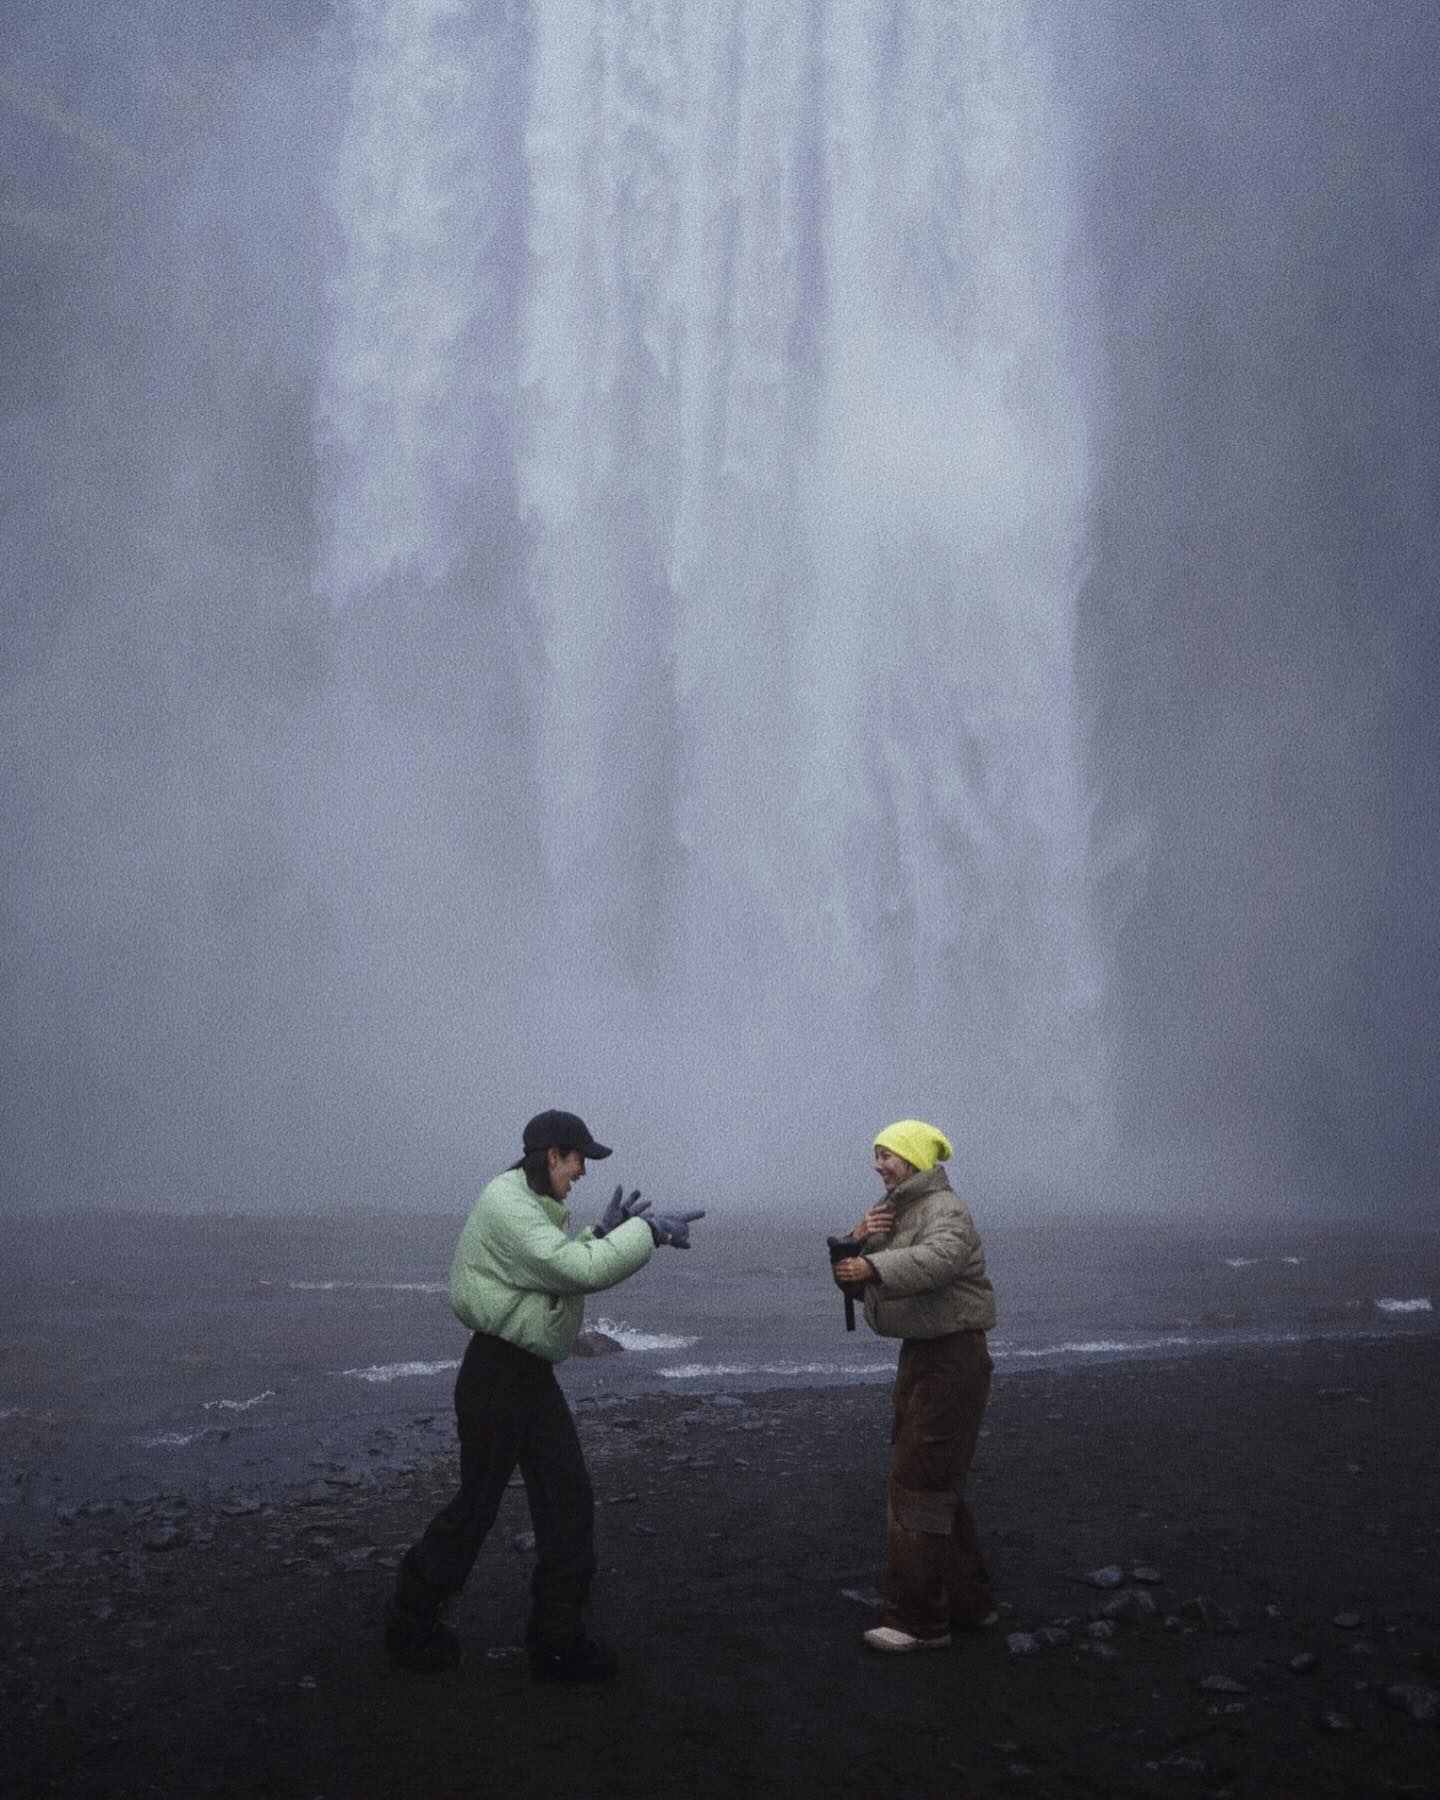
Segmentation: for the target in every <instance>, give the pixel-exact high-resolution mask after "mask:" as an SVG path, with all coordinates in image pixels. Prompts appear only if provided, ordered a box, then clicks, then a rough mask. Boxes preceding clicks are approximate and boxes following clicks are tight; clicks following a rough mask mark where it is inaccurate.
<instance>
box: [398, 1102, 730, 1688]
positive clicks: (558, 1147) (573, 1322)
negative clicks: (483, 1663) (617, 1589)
mask: <svg viewBox="0 0 1440 1800" xmlns="http://www.w3.org/2000/svg"><path fill="white" fill-rule="evenodd" d="M609 1155H610V1150H609V1148H608V1146H606V1145H604V1144H597V1143H596V1141H595V1139H594V1138H593V1137H592V1135H591V1133H590V1130H589V1128H588V1127H587V1126H586V1124H585V1122H584V1120H583V1119H581V1118H579V1117H577V1115H576V1114H574V1113H569V1112H553V1111H552V1112H542V1113H537V1114H536V1116H535V1117H534V1118H533V1119H531V1120H530V1122H529V1123H528V1124H527V1125H526V1127H525V1132H524V1155H523V1156H522V1157H521V1158H520V1160H519V1162H517V1163H515V1164H514V1165H513V1166H512V1167H511V1168H509V1169H507V1170H506V1171H505V1173H504V1174H503V1175H497V1176H496V1177H495V1179H494V1180H493V1181H492V1182H490V1183H489V1185H488V1186H487V1187H486V1188H485V1189H484V1191H483V1192H482V1193H481V1195H480V1198H479V1200H478V1201H477V1202H476V1205H475V1210H474V1211H473V1212H472V1213H471V1215H470V1218H469V1220H468V1221H467V1222H466V1225H465V1228H464V1230H463V1231H462V1232H461V1234H460V1242H459V1245H458V1247H457V1248H456V1251H455V1260H454V1262H453V1264H452V1266H451V1270H450V1301H451V1305H452V1306H453V1307H454V1309H455V1312H456V1315H457V1316H458V1317H459V1319H460V1321H461V1322H462V1324H465V1325H468V1326H469V1328H470V1330H471V1332H472V1333H473V1336H472V1337H471V1339H470V1343H469V1347H468V1348H467V1350H466V1352H465V1356H464V1359H463V1361H462V1362H461V1365H460V1373H459V1375H458V1377H457V1378H456V1382H455V1417H456V1423H457V1425H458V1428H459V1435H460V1487H459V1491H458V1492H457V1493H456V1495H455V1497H454V1498H453V1499H452V1500H451V1501H450V1502H449V1504H448V1505H446V1506H444V1507H442V1508H441V1510H440V1511H439V1512H438V1513H437V1514H436V1515H435V1517H434V1518H433V1519H432V1520H431V1521H430V1524H429V1525H428V1527H427V1528H426V1530H425V1533H424V1535H423V1536H422V1537H421V1539H420V1541H419V1542H418V1543H417V1544H415V1545H413V1546H412V1548H411V1549H409V1550H407V1551H406V1553H405V1556H404V1558H403V1559H402V1561H401V1564H400V1569H399V1573H398V1575H397V1577H396V1583H395V1591H394V1593H393V1595H392V1596H391V1598H390V1601H389V1604H388V1605H387V1606H386V1609H385V1647H386V1649H387V1650H388V1652H389V1653H390V1655H391V1657H392V1658H393V1659H394V1660H395V1661H396V1662H398V1663H400V1664H401V1665H402V1666H403V1667H405V1668H409V1669H420V1670H427V1671H429V1670H437V1669H447V1668H453V1667H454V1666H455V1664H456V1663H458V1662H459V1660H460V1644H459V1640H458V1639H457V1637H456V1635H455V1633H454V1631H452V1630H451V1628H450V1627H449V1626H448V1625H446V1624H445V1622H444V1620H443V1618H442V1616H441V1615H442V1613H443V1610H444V1606H445V1603H446V1601H447V1600H448V1599H449V1598H450V1596H451V1595H452V1594H455V1593H458V1592H459V1590H460V1589H461V1588H462V1587H463V1586H464V1584H465V1580H466V1577H467V1576H468V1575H469V1573H470V1570H471V1568H472V1567H473V1566H474V1563H475V1558H476V1557H477V1555H478V1554H479V1551H480V1546H481V1545H482V1544H483V1543H484V1541H485V1537H486V1534H487V1533H488V1531H489V1530H490V1527H491V1526H492V1525H493V1524H494V1522H495V1515H496V1512H497V1511H498V1509H499V1506H500V1501H501V1498H502V1497H503V1495H504V1493H505V1489H506V1486H507V1484H508V1483H509V1480H510V1477H511V1475H512V1474H513V1473H514V1471H515V1469H516V1467H517V1466H518V1468H519V1470H520V1474H521V1476H522V1478H523V1479H524V1482H525V1492H526V1496H527V1498H528V1499H529V1502H530V1519H531V1523H532V1524H533V1526H534V1529H535V1558H536V1560H535V1573H534V1576H533V1579H532V1582H531V1608H530V1620H529V1624H528V1626H527V1627H526V1647H527V1650H528V1654H529V1659H530V1669H531V1673H532V1675H534V1677H535V1678H536V1679H537V1680H541V1681H603V1680H606V1679H608V1678H609V1677H610V1676H612V1675H613V1674H614V1673H615V1659H614V1657H613V1656H612V1655H611V1654H610V1652H609V1651H608V1650H607V1649H606V1648H605V1647H604V1646H603V1645H602V1644H600V1643H598V1642H597V1641H596V1640H595V1639H594V1638H592V1637H590V1636H589V1634H588V1633H587V1631H586V1629H585V1624H584V1611H585V1607H586V1605H587V1603H588V1601H589V1597H590V1584H591V1582H592V1581H593V1579H594V1576H595V1534H594V1521H595V1501H594V1495H593V1492H592V1490H591V1486H590V1477H589V1473H588V1472H587V1470H586V1467H585V1459H584V1456H583V1454H582V1453H581V1449H580V1440H579V1437H578V1435H577V1433H576V1430H575V1420H574V1418H573V1417H572V1415H571V1412H570V1408H569V1405H568V1404H567V1402H566V1400H565V1396H564V1394H563V1393H562V1392H561V1389H560V1384H559V1382H558V1381H557V1380H556V1378H555V1365H556V1364H557V1363H560V1362H563V1361H564V1360H565V1358H566V1357H567V1356H568V1355H569V1354H570V1352H571V1350H572V1349H573V1348H574V1344H575V1339H576V1337H577V1336H578V1334H579V1331H580V1323H581V1319H582V1317H583V1315H584V1307H585V1300H584V1296H585V1295H586V1294H594V1293H599V1292H600V1291H601V1290H603V1289H604V1288H608V1287H614V1286H615V1284H616V1283H617V1282H621V1281H624V1280H625V1279H626V1277H627V1276H629V1275H633V1274H634V1273H635V1271H636V1270H637V1269H640V1268H643V1267H644V1265H645V1264H646V1263H647V1262H649V1260H650V1256H651V1252H652V1251H653V1250H654V1248H655V1247H656V1245H659V1244H669V1245H673V1246H674V1247H675V1248H677V1249H681V1250H685V1249H688V1248H689V1247H690V1226H691V1224H692V1223H693V1222H694V1221H695V1220H696V1219H703V1218H704V1216H705V1215H704V1213H703V1212H687V1213H661V1214H656V1215H655V1216H653V1217H647V1216H646V1215H647V1214H648V1212H649V1202H648V1201H643V1200H641V1198H640V1195H639V1193H638V1192H633V1193H631V1194H629V1195H626V1194H625V1193H624V1191H623V1190H622V1189H621V1188H618V1187H617V1188H616V1189H615V1192H614V1194H613V1196H612V1197H611V1200H610V1204H609V1206H608V1207H607V1208H606V1209H605V1213H604V1216H603V1217H602V1219H601V1221H600V1223H599V1225H597V1226H595V1227H593V1228H589V1227H587V1228H586V1229H585V1230H584V1231H582V1232H580V1233H579V1235H578V1236H577V1237H574V1238H572V1237H570V1236H569V1235H568V1233H567V1230H566V1227H567V1226H568V1224H569V1222H570V1215H569V1213H568V1211H567V1210H566V1207H565V1201H566V1199H567V1197H568V1196H569V1193H570V1190H571V1188H572V1187H573V1186H574V1184H575V1183H576V1182H577V1181H578V1180H580V1178H581V1177H582V1176H583V1175H584V1174H585V1165H586V1162H587V1161H599V1160H600V1159H601V1158H603V1157H607V1156H609Z"/></svg>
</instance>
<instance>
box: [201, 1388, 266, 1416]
mask: <svg viewBox="0 0 1440 1800" xmlns="http://www.w3.org/2000/svg"><path fill="white" fill-rule="evenodd" d="M274 1398H275V1390H274V1388H266V1389H265V1392H264V1393H263V1394H252V1395H251V1396H250V1398H249V1399H248V1400H206V1401H204V1402H203V1403H202V1404H203V1405H204V1408H205V1411H206V1412H215V1411H219V1412H249V1411H250V1410H251V1408H252V1407H256V1406H263V1405H264V1404H265V1402H266V1401H267V1400H273V1399H274Z"/></svg>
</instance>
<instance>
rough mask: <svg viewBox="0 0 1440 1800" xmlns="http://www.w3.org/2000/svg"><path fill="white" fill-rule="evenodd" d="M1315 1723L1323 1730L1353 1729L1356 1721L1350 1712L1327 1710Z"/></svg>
mask: <svg viewBox="0 0 1440 1800" xmlns="http://www.w3.org/2000/svg"><path fill="white" fill-rule="evenodd" d="M1315 1723H1316V1724H1317V1725H1318V1726H1319V1727H1320V1729H1321V1730H1322V1731H1353V1730H1354V1729H1355V1721H1354V1720H1353V1719H1352V1718H1351V1717H1350V1715H1349V1713H1342V1712H1333V1711H1328V1710H1327V1711H1326V1712H1322V1713H1321V1714H1320V1716H1319V1717H1318V1718H1317V1719H1316V1721H1315Z"/></svg>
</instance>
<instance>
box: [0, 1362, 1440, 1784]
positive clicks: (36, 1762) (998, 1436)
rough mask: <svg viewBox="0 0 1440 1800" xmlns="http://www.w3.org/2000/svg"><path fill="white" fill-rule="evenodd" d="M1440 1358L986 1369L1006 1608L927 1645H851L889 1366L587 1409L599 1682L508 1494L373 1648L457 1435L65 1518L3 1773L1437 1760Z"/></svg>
mask: <svg viewBox="0 0 1440 1800" xmlns="http://www.w3.org/2000/svg"><path fill="white" fill-rule="evenodd" d="M1437 1377H1440V1340H1437V1339H1434V1338H1412V1339H1409V1340H1407V1341H1404V1342H1388V1343H1386V1342H1378V1341H1373V1340H1358V1341H1351V1342H1347V1343H1331V1344H1320V1345H1311V1346H1306V1347H1296V1348H1293V1349H1275V1350H1270V1351H1266V1352H1263V1353H1244V1354H1241V1353H1238V1352H1234V1353H1232V1352H1224V1353H1212V1354H1210V1355H1206V1356H1197V1357H1193V1358H1190V1359H1187V1360H1185V1361H1179V1362H1173V1363H1129V1364H1116V1365H1110V1366H1106V1367H1090V1368H1085V1369H1079V1370H1068V1371H1064V1372H1058V1373H1057V1372H1029V1373H1024V1374H1006V1375H1004V1376H1003V1377H1002V1378H1001V1379H1000V1380H999V1381H998V1383H997V1388H996V1393H995V1398H994V1401H993V1404H992V1409H991V1413H990V1418H989V1431H988V1435H987V1437H986V1438H985V1440H984V1442H983V1443H982V1446H981V1459H980V1464H979V1467H978V1468H977V1471H976V1475H975V1479H974V1489H973V1497H974V1502H975V1506H976V1511H977V1513H978V1516H979V1519H980V1522H981V1526H982V1529H983V1531H984V1533H985V1536H986V1540H987V1544H988V1547H989V1549H990V1551H991V1553H992V1558H993V1562H994V1565H995V1571H996V1575H997V1582H998V1586H999V1588H1000V1590H1001V1592H1002V1594H1003V1596H1004V1600H1005V1611H1004V1617H1003V1620H1002V1623H1001V1625H1000V1627H999V1628H998V1629H997V1630H994V1631H992V1632H988V1633H985V1634H982V1635H976V1636H972V1637H968V1638H966V1639H964V1640H962V1641H957V1644H956V1646H955V1647H954V1648H953V1649H952V1650H950V1651H948V1652H945V1653H936V1654H928V1655H925V1656H909V1657H896V1658H882V1657H877V1656H875V1655H873V1654H871V1653H867V1652H865V1651H863V1650H862V1648H861V1644H860V1633H861V1631H862V1630H863V1629H864V1628H865V1626H866V1625H867V1624H870V1623H872V1622H873V1621H874V1617H875V1614H874V1612H873V1610H872V1608H871V1606H870V1605H869V1604H867V1601H868V1600H869V1597H870V1596H871V1595H872V1594H873V1591H874V1589H875V1588H876V1585H877V1583H878V1581H879V1577H880V1569H879V1550H880V1542H881V1522H882V1521H881V1515H882V1505H883V1502H882V1493H883V1477H884V1468H885V1459H886V1444H885V1438H886V1428H887V1395H886V1390H885V1389H884V1387H882V1386H876V1385H869V1386H864V1387H857V1388H854V1389H810V1390H803V1391H792V1392H785V1393H769V1394H759V1395H751V1396H744V1397H738V1396H723V1397H719V1398H715V1399H707V1400H703V1401H702V1400H697V1399H695V1398H694V1397H687V1398H684V1399H682V1398H679V1397H674V1396H670V1395H664V1396H657V1397H654V1398H648V1399H643V1400H626V1401H623V1402H617V1403H614V1404H610V1405H606V1404H603V1403H602V1404H600V1405H597V1406H594V1407H590V1408H587V1409H585V1410H584V1411H583V1412H582V1414H581V1418H582V1432H583V1435H584V1437H585V1440H586V1444H587V1452H588V1454H589V1457H590V1460H591V1466H592V1471H593V1474H594V1477H595V1483H596V1489H597V1493H598V1495H599V1498H600V1502H601V1505H600V1515H599V1516H600V1550H601V1564H602V1575H601V1580H600V1582H599V1585H598V1588H597V1595H596V1602H597V1604H596V1618H595V1626H596V1629H597V1630H598V1631H599V1632H600V1634H601V1635H603V1636H605V1637H606V1638H607V1639H608V1640H610V1641H611V1642H612V1643H613V1644H614V1645H615V1647H616V1648H617V1649H618V1650H619V1651H620V1652H621V1654H622V1656H623V1659H624V1661H623V1668H622V1672H621V1676H620V1678H619V1680H618V1681H617V1682H615V1683H614V1684H613V1685H611V1686H608V1687H604V1688H598V1689H589V1690H554V1689H549V1688H540V1687H535V1686H533V1685H532V1684H531V1683H530V1681H529V1679H528V1676H527V1673H526V1670H525V1666H524V1661H523V1658H522V1657H521V1656H520V1654H519V1652H518V1642H519V1636H520V1631H521V1626H522V1622H523V1616H524V1606H525V1592H526V1587H525V1583H526V1576H527V1573H528V1558H527V1554H526V1552H525V1551H524V1550H523V1549H521V1548H516V1547H515V1546H514V1544H513V1541H512V1540H514V1539H515V1538H516V1537H517V1536H518V1535H519V1534H520V1533H522V1532H523V1531H524V1529H525V1527H526V1524H527V1520H526V1517H525V1512H524V1499H523V1494H521V1493H520V1492H518V1491H517V1492H515V1493H513V1494H511V1495H510V1496H509V1497H508V1499H507V1503H506V1509H505V1512H504V1513H503V1514H502V1518H501V1521H500V1524H499V1525H498V1526H497V1529H496V1532H495V1535H494V1537H493V1538H492V1540H491V1542H490V1544H489V1545H487V1548H486V1552H485V1554H484V1555H483V1557H482V1560H481V1563H480V1565H479V1567H478V1568H477V1571H476V1575H475V1578H474V1580H473V1582H472V1584H471V1587H470V1588H469V1589H468V1590H467V1592H466V1593H465V1595H464V1596H463V1598H462V1599H461V1601H460V1603H459V1605H458V1606H457V1608H456V1611H455V1623H456V1624H457V1625H458V1626H459V1628H460V1629H461V1631H462V1632H463V1634H464V1636H465V1639H466V1643H467V1650H468V1654H467V1659H466V1662H465V1663H464V1665H463V1666H462V1667H461V1668H460V1669H459V1670H457V1671H454V1672H451V1673H448V1674H445V1675H440V1676H434V1677H422V1676H416V1675H411V1674H406V1673H404V1672H402V1671H400V1670H398V1669H395V1668H392V1667H391V1666H390V1665H389V1664H388V1663H387V1662H386V1660H385V1658H384V1656H383V1654H382V1652H381V1649H380V1634H379V1618H380V1609H381V1605H382V1603H383V1598H384V1594H385V1591H386V1588H387V1585H388V1566H393V1562H394V1559H395V1557H396V1556H397V1555H398V1553H399V1551H400V1549H402V1548H403V1546H404V1545H405V1544H406V1543H407V1542H409V1541H410V1540H411V1538H412V1537H413V1536H414V1535H415V1533H416V1532H417V1530H418V1529H419V1527H420V1526H421V1524H422V1523H423V1522H424V1520H425V1518H426V1517H427V1516H428V1514H429V1512H430V1511H431V1510H432V1509H433V1507H434V1506H435V1505H436V1504H438V1502H439V1501H440V1499H441V1498H442V1497H443V1496H444V1495H445V1493H446V1491H447V1488H448V1482H449V1477H450V1473H451V1469H450V1463H449V1460H448V1458H447V1459H446V1460H445V1461H444V1462H441V1463H440V1464H438V1465H436V1467H435V1468H434V1469H433V1470H430V1471H424V1472H420V1473H417V1474H414V1475H411V1476H408V1477H403V1478H399V1479H397V1478H396V1477H394V1476H390V1477H388V1478H386V1480H385V1481H383V1482H378V1481H377V1482H376V1483H375V1484H374V1485H362V1486H355V1487H350V1488H333V1487H323V1486H316V1485H314V1484H313V1483H312V1484H310V1486H308V1487H307V1488H305V1489H300V1488H297V1489H296V1490H294V1491H292V1492H288V1493H277V1494H274V1495H272V1496H270V1497H269V1498H268V1499H267V1500H266V1501H265V1503H264V1504H263V1506H262V1507H261V1510H258V1511H252V1512H238V1513H227V1512H224V1511H219V1510H206V1509H205V1508H202V1507H201V1506H200V1505H199V1504H198V1503H197V1504H196V1505H195V1506H194V1507H193V1508H190V1509H188V1510H187V1509H186V1508H185V1506H184V1504H183V1502H182V1500H181V1499H180V1498H179V1497H173V1498H170V1499H167V1500H166V1501H163V1502H158V1503H155V1504H152V1505H151V1506H150V1507H149V1509H148V1511H147V1512H146V1513H145V1515H144V1516H136V1515H134V1514H127V1515H123V1516H122V1515H113V1514H112V1515H106V1516H101V1517H94V1518H86V1517H83V1516H82V1517H78V1518H75V1519H73V1520H71V1521H69V1522H66V1523H62V1522H58V1521H57V1522H56V1524H55V1525H54V1528H53V1531H49V1530H48V1529H47V1534H46V1542H45V1543H44V1544H43V1546H41V1547H38V1548H37V1547H36V1546H35V1545H34V1542H33V1539H32V1540H31V1542H30V1545H29V1547H28V1548H27V1549H25V1550H24V1551H23V1552H21V1551H20V1550H18V1549H17V1548H16V1547H15V1545H14V1543H13V1541H12V1543H11V1546H10V1554H9V1555H8V1557H7V1558H6V1560H5V1562H4V1565H3V1569H0V1595H3V1609H4V1610H3V1624H0V1647H3V1683H0V1792H3V1793H4V1794H5V1795H7V1796H10V1795H14V1796H25V1797H27V1800H28V1796H31V1795H37V1796H38V1795H65V1796H74V1797H76V1800H92V1797H93V1800H101V1797H103V1800H126V1797H130V1796H140V1795H157V1796H158V1795H163V1796H167V1797H168V1796H184V1797H186V1800H188V1797H190V1796H202V1795H220V1794H225V1795H236V1796H242V1795H243V1796H250V1795H255V1796H284V1797H286V1800H290V1797H294V1800H368V1797H369V1796H376V1797H377V1800H378V1797H380V1796H386V1797H389V1796H401V1795H406V1796H408V1795H416V1794H419V1795H426V1796H457V1797H458V1796H472V1795H473V1796H480V1795H492V1794H503V1795H511V1796H529V1795H536V1796H539V1795H546V1796H551V1797H554V1800H587V1797H590V1796H602V1795H636V1796H640V1795H655V1796H660V1797H662V1800H669V1797H671V1796H676V1797H679V1796H690V1795H696V1796H722V1795H724V1796H729V1795H752V1794H776V1795H782V1794H783V1795H788V1796H792V1797H793V1800H802V1797H808V1796H821V1795H835V1794H846V1795H849V1794H855V1795H859V1794H864V1795H868V1796H872V1797H875V1800H882V1797H886V1796H930V1795H937V1796H938V1795H954V1796H984V1795H991V1794H1002V1793H1003V1794H1014V1795H1019V1796H1022V1797H1024V1796H1034V1797H1036V1800H1039V1797H1041V1796H1067V1795H1075V1796H1104V1797H1105V1800H1120V1797H1126V1796H1169V1795H1175V1796H1185V1795H1213V1796H1219V1795H1230V1796H1235V1800H1272V1797H1275V1796H1291V1795H1294V1796H1308V1797H1314V1800H1329V1797H1334V1800H1367V1797H1369V1796H1375V1797H1377V1800H1378V1797H1380V1796H1395V1795H1401V1796H1407V1797H1418V1796H1422V1795H1440V1733H1437V1727H1436V1723H1435V1720H1434V1716H1433V1713H1434V1705H1435V1695H1436V1691H1437V1689H1440V1630H1437V1626H1440V1594H1437V1573H1440V1511H1437V1507H1436V1498H1437V1493H1440V1485H1437V1480H1436V1476H1437V1472H1440V1437H1437V1432H1436V1428H1435V1424H1434V1419H1435V1417H1436V1407H1435V1401H1436V1398H1437V1391H1440V1381H1437ZM4 1547H5V1546H4V1544H3V1543H0V1550H3V1549H4ZM1107 1566H1113V1567H1114V1568H1115V1569H1117V1570H1118V1571H1120V1576H1119V1585H1118V1586H1110V1587H1106V1586H1097V1585H1095V1584H1093V1583H1092V1582H1090V1581H1088V1580H1087V1579H1086V1577H1087V1575H1089V1574H1091V1573H1092V1572H1095V1571H1099V1570H1101V1569H1103V1568H1105V1567H1107ZM1137 1569H1139V1570H1141V1571H1142V1572H1143V1573H1142V1575H1141V1576H1136V1575H1135V1574H1134V1573H1133V1571H1135V1570H1137ZM1112 1579H1114V1578H1113V1577H1112ZM1097 1627H1098V1630H1097V1629H1096V1628H1097ZM1020 1634H1025V1637H1024V1638H1022V1637H1021V1635H1020ZM1037 1634H1039V1636H1038V1637H1037ZM1027 1639H1028V1641H1026V1640H1027ZM1047 1639H1048V1640H1049V1641H1046V1640H1047ZM1017 1652H1018V1653H1017ZM1297 1658H1298V1659H1300V1660H1299V1662H1298V1664H1297V1662H1296V1659H1297Z"/></svg>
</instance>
